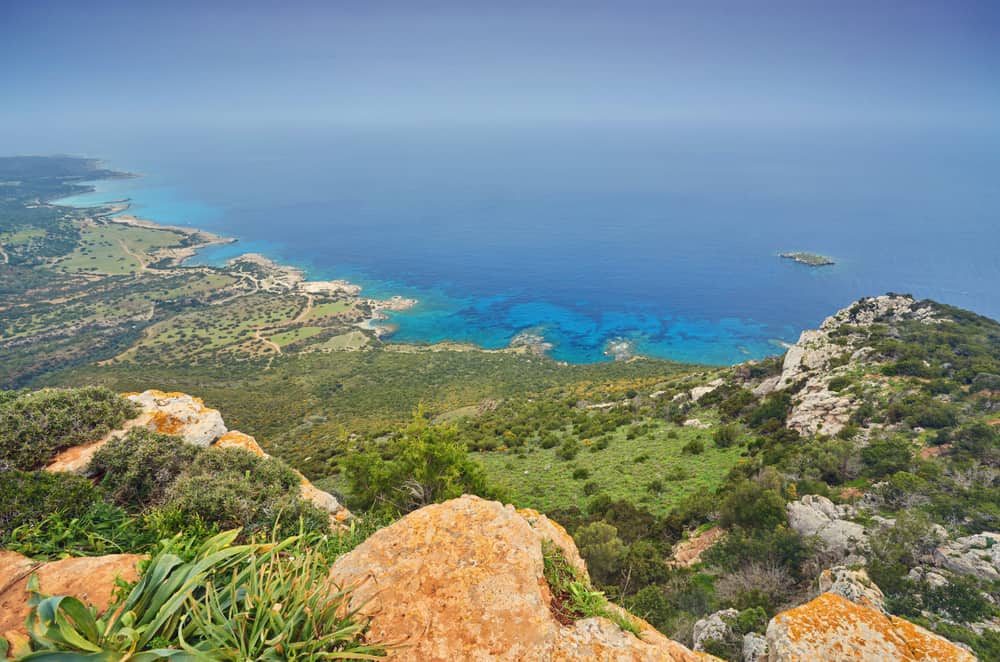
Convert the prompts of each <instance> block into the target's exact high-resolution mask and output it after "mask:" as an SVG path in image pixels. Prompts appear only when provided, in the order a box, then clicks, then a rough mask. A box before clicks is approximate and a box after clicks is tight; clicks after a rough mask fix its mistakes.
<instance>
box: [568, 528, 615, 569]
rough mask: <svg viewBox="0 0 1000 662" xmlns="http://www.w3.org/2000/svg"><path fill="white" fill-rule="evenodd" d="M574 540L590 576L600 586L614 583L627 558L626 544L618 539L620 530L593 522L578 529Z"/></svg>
mask: <svg viewBox="0 0 1000 662" xmlns="http://www.w3.org/2000/svg"><path fill="white" fill-rule="evenodd" d="M573 539H574V540H575V541H576V546H577V548H578V549H579V550H580V556H582V557H583V558H584V560H585V561H586V562H587V569H588V570H589V571H590V576H591V577H593V578H594V579H595V580H596V581H597V582H598V583H600V584H609V583H611V582H613V581H614V579H615V577H616V575H617V574H618V572H619V571H620V570H621V564H622V559H623V558H624V556H625V544H624V543H623V542H622V541H621V538H619V537H618V529H617V528H615V527H614V526H611V525H610V524H606V523H605V522H591V523H590V524H587V525H586V526H582V527H580V528H579V529H577V531H576V534H575V535H574V536H573Z"/></svg>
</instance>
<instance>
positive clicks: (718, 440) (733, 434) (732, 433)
mask: <svg viewBox="0 0 1000 662" xmlns="http://www.w3.org/2000/svg"><path fill="white" fill-rule="evenodd" d="M739 439H740V428H739V426H736V425H733V424H731V423H730V424H727V425H720V426H719V427H717V428H716V429H715V432H713V433H712V441H713V442H715V445H716V446H717V447H718V448H729V447H730V446H732V445H733V444H735V443H736V442H737V441H739Z"/></svg>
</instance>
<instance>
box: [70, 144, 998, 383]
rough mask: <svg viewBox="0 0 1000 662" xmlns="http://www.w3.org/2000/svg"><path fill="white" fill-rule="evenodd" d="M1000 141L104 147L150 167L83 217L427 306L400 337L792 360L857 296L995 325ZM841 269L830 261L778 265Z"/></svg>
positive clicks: (600, 352) (405, 319)
mask: <svg viewBox="0 0 1000 662" xmlns="http://www.w3.org/2000/svg"><path fill="white" fill-rule="evenodd" d="M997 147H1000V145H998V141H997V140H996V137H995V136H992V137H987V138H986V139H984V137H983V136H966V137H963V136H955V135H950V136H923V135H918V136H914V135H907V134H903V133H899V134H893V135H888V136H886V135H876V136H872V135H865V136H859V135H811V134H805V135H788V133H787V132H781V133H777V132H776V133H774V134H773V135H759V134H755V135H754V136H752V137H748V136H745V135H728V136H726V135H715V134H713V133H711V132H702V133H698V134H696V135H671V134H669V133H663V132H652V133H651V132H645V131H643V132H639V131H636V130H632V129H629V130H625V129H622V130H604V131H594V130H593V129H586V130H583V129H581V130H565V131H562V132H559V133H551V132H549V133H545V134H537V133H531V132H523V131H522V132H516V131H510V132H503V131H501V132H494V133H489V134H483V133H481V132H469V133H463V132H461V131H450V132H447V133H443V134H442V133H434V132H412V131H411V132H406V133H393V132H378V133H370V134H368V133H360V134H359V133H357V132H347V133H342V132H336V131H325V132H315V131H304V130H303V131H293V132H282V133H275V134H255V135H253V136H243V135H239V134H238V133H236V132H234V133H231V134H224V135H214V134H213V135H189V134H183V135H170V136H166V135H165V136H162V137H160V138H158V139H157V140H146V141H145V142H143V143H142V145H141V146H133V145H124V146H122V145H118V146H115V145H113V144H105V145H103V146H102V151H97V150H95V149H93V148H91V149H89V150H88V153H89V154H90V155H92V156H101V157H104V158H105V159H106V163H107V165H108V166H110V167H113V168H117V169H121V170H128V171H132V172H137V173H141V174H142V175H143V176H142V177H140V178H136V179H126V180H113V181H106V182H99V183H97V191H96V192H95V193H92V194H88V195H83V196H76V197H74V198H72V199H69V200H67V201H66V202H67V203H71V204H79V205H88V204H96V203H98V202H103V201H106V200H109V199H116V198H121V197H129V198H131V199H132V201H133V208H132V210H131V212H132V213H135V214H137V215H140V216H142V217H145V218H149V219H152V220H155V221H160V222H164V223H170V224H177V225H187V226H191V227H202V228H205V229H207V230H211V231H215V232H218V233H220V234H224V235H227V236H233V237H237V238H238V239H239V242H238V243H236V244H233V245H227V246H220V247H213V248H210V249H207V250H205V251H203V252H202V253H201V255H199V257H198V258H196V259H197V260H201V261H203V262H207V263H221V262H223V261H225V260H226V259H228V258H230V257H233V256H234V255H237V254H239V253H242V252H260V253H264V254H266V255H269V256H271V257H272V258H275V259H277V260H279V261H282V262H284V263H290V264H294V265H296V266H299V267H302V268H304V269H305V270H306V272H307V273H308V275H309V276H310V277H312V278H317V279H325V278H347V279H349V280H352V281H354V282H357V283H359V284H361V285H362V286H363V288H364V294H365V295H367V296H373V297H384V296H390V295H393V294H401V295H404V296H410V297H415V298H418V299H419V300H420V304H419V305H418V306H417V307H415V308H413V309H412V310H409V311H406V312H402V313H396V314H394V315H393V317H392V320H391V323H393V324H395V325H398V330H397V331H396V333H395V334H394V335H393V336H392V338H393V340H396V341H402V342H433V341H438V340H446V339H448V340H457V341H464V342H473V343H476V344H478V345H481V346H484V347H489V348H497V347H503V346H506V345H507V344H508V343H509V342H510V340H511V338H512V337H513V336H515V335H516V334H517V333H519V332H520V331H523V330H525V329H541V331H542V333H543V334H544V336H545V338H546V340H548V341H549V342H551V343H553V344H554V348H553V350H552V352H551V353H552V355H553V357H555V358H557V359H560V360H565V361H570V362H587V361H599V360H607V356H606V355H605V353H604V351H605V348H606V346H607V344H608V343H609V342H611V341H615V340H620V339H626V340H628V341H630V342H632V343H633V344H634V346H635V348H636V351H638V352H639V353H643V354H649V355H653V356H659V357H664V358H671V359H677V360H683V361H695V362H704V363H713V364H724V363H731V362H735V361H740V360H745V359H747V358H756V357H761V356H765V355H768V354H773V353H777V352H779V351H781V350H780V348H779V343H780V342H782V341H784V342H789V341H794V340H795V339H796V338H797V336H798V333H799V331H800V330H801V329H803V328H811V327H814V326H816V325H817V324H818V323H819V322H820V321H821V320H822V319H823V317H825V316H826V315H829V314H831V313H833V312H834V311H836V310H837V309H839V308H841V307H843V306H845V305H847V304H849V303H850V302H851V301H853V300H854V299H856V298H858V297H861V296H865V295H875V294H880V293H884V292H886V291H896V292H911V293H913V294H915V295H916V296H920V297H929V298H935V299H938V300H942V301H945V302H948V303H952V304H955V305H959V306H962V307H966V308H970V309H972V310H975V311H977V312H980V313H983V314H987V315H990V316H993V317H997V316H1000V297H997V295H996V294H995V292H996V286H997V285H998V284H1000V258H998V256H1000V233H998V232H997V231H996V228H997V226H998V223H1000V187H998V184H997V180H996V178H995V177H994V176H992V175H991V173H995V172H1000V149H997ZM788 250H803V251H811V252H817V253H822V254H826V255H830V256H832V257H834V258H835V259H836V260H837V264H836V265H835V266H833V267H824V268H820V269H814V268H809V267H806V266H803V265H798V264H794V263H792V262H791V261H788V260H782V259H779V258H778V257H777V254H778V253H779V252H781V251H788Z"/></svg>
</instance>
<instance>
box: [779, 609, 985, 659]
mask: <svg viewBox="0 0 1000 662" xmlns="http://www.w3.org/2000/svg"><path fill="white" fill-rule="evenodd" d="M767 650H768V653H767V659H768V661H769V662H793V661H794V662H811V661H812V660H823V661H824V662H840V661H847V660H852V661H858V662H883V661H885V660H894V661H897V662H935V661H938V660H940V661H941V662H944V661H945V660H947V661H948V662H974V661H975V659H976V658H975V656H974V655H972V654H971V653H969V652H968V651H966V650H964V649H962V648H959V647H958V646H956V645H955V644H953V643H951V642H950V641H948V640H947V639H944V638H943V637H939V636H938V635H936V634H933V633H931V632H929V631H927V630H925V629H924V628H922V627H920V626H917V625H914V624H913V623H910V622H909V621H906V620H903V619H901V618H897V617H895V616H887V615H886V614H882V613H880V612H877V611H875V610H874V609H869V608H867V607H864V606H862V605H859V604H855V603H853V602H851V601H850V600H848V599H846V598H844V597H842V596H839V595H836V594H834V593H824V594H822V595H821V596H819V597H818V598H816V599H815V600H812V601H811V602H807V603H806V604H804V605H801V606H798V607H795V608H794V609H789V610H788V611H784V612H781V613H780V614H778V615H777V616H775V617H774V618H773V619H771V622H770V623H769V624H768V626H767Z"/></svg>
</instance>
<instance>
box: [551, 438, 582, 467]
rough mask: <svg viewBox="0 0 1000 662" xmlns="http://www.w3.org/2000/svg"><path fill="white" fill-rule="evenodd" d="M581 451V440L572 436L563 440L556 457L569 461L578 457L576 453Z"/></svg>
mask: <svg viewBox="0 0 1000 662" xmlns="http://www.w3.org/2000/svg"><path fill="white" fill-rule="evenodd" d="M579 452H580V442H579V441H577V440H576V439H574V438H572V437H570V438H569V439H566V440H565V441H563V442H562V444H561V445H560V446H559V448H558V450H556V457H558V458H559V459H560V460H563V461H566V462H569V461H570V460H575V459H576V454H577V453H579Z"/></svg>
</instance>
